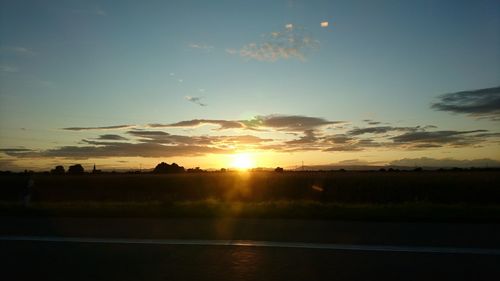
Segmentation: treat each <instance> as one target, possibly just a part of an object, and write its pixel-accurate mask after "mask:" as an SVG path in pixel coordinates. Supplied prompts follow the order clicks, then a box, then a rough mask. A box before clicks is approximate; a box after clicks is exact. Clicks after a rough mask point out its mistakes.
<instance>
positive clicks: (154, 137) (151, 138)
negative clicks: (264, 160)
mask: <svg viewBox="0 0 500 281" xmlns="http://www.w3.org/2000/svg"><path fill="white" fill-rule="evenodd" d="M127 133H128V134H130V135H133V136H135V137H139V138H140V139H139V141H141V142H150V143H159V144H175V145H211V146H216V147H225V146H228V145H235V144H258V143H262V142H268V141H272V139H263V138H260V137H257V136H253V135H239V136H182V135H172V134H169V133H167V132H164V131H144V130H132V131H128V132H127Z"/></svg>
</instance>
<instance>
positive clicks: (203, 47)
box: [188, 43, 214, 52]
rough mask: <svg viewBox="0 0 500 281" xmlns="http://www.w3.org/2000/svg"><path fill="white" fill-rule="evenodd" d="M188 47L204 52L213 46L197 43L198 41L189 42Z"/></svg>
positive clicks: (210, 49)
mask: <svg viewBox="0 0 500 281" xmlns="http://www.w3.org/2000/svg"><path fill="white" fill-rule="evenodd" d="M188 47H189V48H192V49H199V50H202V51H205V52H210V51H212V50H213V48H214V46H210V45H206V44H198V43H190V44H189V45H188Z"/></svg>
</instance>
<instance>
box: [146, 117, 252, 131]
mask: <svg viewBox="0 0 500 281" xmlns="http://www.w3.org/2000/svg"><path fill="white" fill-rule="evenodd" d="M206 124H208V125H217V126H219V129H241V128H244V127H245V126H244V125H243V123H241V122H239V121H231V120H216V119H193V120H186V121H180V122H177V123H171V124H149V125H148V127H151V128H168V127H199V126H202V125H206Z"/></svg>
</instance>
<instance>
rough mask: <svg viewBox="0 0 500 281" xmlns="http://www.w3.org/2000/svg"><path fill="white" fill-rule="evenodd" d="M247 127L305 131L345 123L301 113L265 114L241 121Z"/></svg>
mask: <svg viewBox="0 0 500 281" xmlns="http://www.w3.org/2000/svg"><path fill="white" fill-rule="evenodd" d="M241 122H243V123H244V124H245V126H247V128H250V129H252V128H273V129H280V130H288V131H306V130H311V129H315V128H318V127H321V126H325V125H332V124H340V123H345V122H343V121H329V120H326V119H323V118H318V117H310V116H303V115H275V114H273V115H265V116H256V117H255V118H254V119H251V120H248V121H241Z"/></svg>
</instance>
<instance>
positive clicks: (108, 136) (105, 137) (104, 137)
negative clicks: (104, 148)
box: [97, 134, 127, 140]
mask: <svg viewBox="0 0 500 281" xmlns="http://www.w3.org/2000/svg"><path fill="white" fill-rule="evenodd" d="M97 139H98V140H127V138H125V137H122V136H120V135H113V134H105V135H100V136H99V137H98V138H97Z"/></svg>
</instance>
